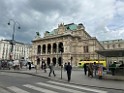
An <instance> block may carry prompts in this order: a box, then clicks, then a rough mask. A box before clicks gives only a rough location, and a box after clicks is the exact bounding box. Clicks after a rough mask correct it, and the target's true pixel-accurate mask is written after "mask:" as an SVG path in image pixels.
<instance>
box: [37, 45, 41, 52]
mask: <svg viewBox="0 0 124 93" xmlns="http://www.w3.org/2000/svg"><path fill="white" fill-rule="evenodd" d="M37 54H41V46H40V45H38V46H37Z"/></svg>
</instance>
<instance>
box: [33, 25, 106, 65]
mask: <svg viewBox="0 0 124 93" xmlns="http://www.w3.org/2000/svg"><path fill="white" fill-rule="evenodd" d="M102 49H104V48H103V46H102V45H101V44H100V42H99V41H98V40H97V39H96V38H95V37H91V36H90V35H89V34H88V33H87V32H86V31H85V27H84V26H83V24H78V25H77V24H74V23H71V24H66V25H64V23H61V24H60V25H58V28H56V29H54V30H53V31H51V32H49V31H46V32H45V33H44V37H43V38H41V37H40V38H39V37H38V38H35V39H34V40H33V41H32V57H31V58H32V61H33V62H35V64H40V63H41V62H42V61H43V60H44V61H45V62H46V63H47V64H49V63H51V62H53V63H54V64H59V65H61V64H62V63H63V64H64V63H65V62H71V64H72V65H73V66H76V65H77V63H78V62H79V61H80V60H88V59H97V54H96V53H95V50H102ZM37 59H40V61H39V62H38V61H37Z"/></svg>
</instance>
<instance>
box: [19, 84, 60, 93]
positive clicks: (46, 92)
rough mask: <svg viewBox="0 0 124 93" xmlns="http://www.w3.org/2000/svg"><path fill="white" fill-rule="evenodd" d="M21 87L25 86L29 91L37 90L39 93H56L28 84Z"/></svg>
mask: <svg viewBox="0 0 124 93" xmlns="http://www.w3.org/2000/svg"><path fill="white" fill-rule="evenodd" d="M23 86H25V87H27V88H30V89H34V90H37V91H39V92H44V93H58V92H55V91H51V90H48V89H44V88H41V87H36V86H33V85H30V84H26V85H23ZM20 93H21V92H20Z"/></svg>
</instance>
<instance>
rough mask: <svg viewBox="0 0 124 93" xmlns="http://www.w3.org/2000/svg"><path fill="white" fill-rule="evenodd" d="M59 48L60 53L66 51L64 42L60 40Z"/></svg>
mask: <svg viewBox="0 0 124 93" xmlns="http://www.w3.org/2000/svg"><path fill="white" fill-rule="evenodd" d="M58 47H59V48H58V49H59V53H60V52H61V53H63V52H64V46H63V43H62V42H60V43H59V46H58Z"/></svg>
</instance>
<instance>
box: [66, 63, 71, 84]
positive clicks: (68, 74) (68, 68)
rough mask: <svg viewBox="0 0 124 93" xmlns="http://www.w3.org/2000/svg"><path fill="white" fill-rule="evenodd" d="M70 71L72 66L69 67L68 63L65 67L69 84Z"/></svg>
mask: <svg viewBox="0 0 124 93" xmlns="http://www.w3.org/2000/svg"><path fill="white" fill-rule="evenodd" d="M71 70H72V66H71V65H70V62H68V65H67V66H66V71H67V76H68V82H70V80H71Z"/></svg>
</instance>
